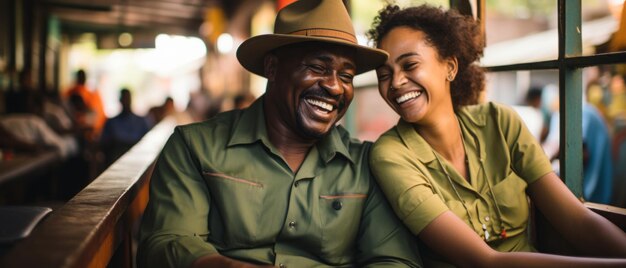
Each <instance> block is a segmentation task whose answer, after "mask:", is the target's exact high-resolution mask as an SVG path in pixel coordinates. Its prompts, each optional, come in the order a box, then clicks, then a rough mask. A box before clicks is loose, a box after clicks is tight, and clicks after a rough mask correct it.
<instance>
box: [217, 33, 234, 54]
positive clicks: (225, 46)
mask: <svg viewBox="0 0 626 268" xmlns="http://www.w3.org/2000/svg"><path fill="white" fill-rule="evenodd" d="M231 50H233V37H232V36H231V35H230V34H227V33H223V34H220V37H218V38H217V51H219V52H220V53H222V54H226V53H229V52H230V51H231Z"/></svg>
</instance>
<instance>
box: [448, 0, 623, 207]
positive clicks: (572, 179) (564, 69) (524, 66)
mask: <svg viewBox="0 0 626 268" xmlns="http://www.w3.org/2000/svg"><path fill="white" fill-rule="evenodd" d="M461 2H465V3H461ZM467 4H469V2H468V0H451V1H450V6H452V7H455V6H459V7H462V6H463V5H467ZM557 5H558V7H557V13H558V44H559V45H558V51H559V52H558V58H557V59H556V60H548V61H538V62H528V63H521V64H510V65H499V66H484V67H485V69H486V71H487V72H504V71H522V70H542V69H544V70H545V69H551V70H557V71H558V74H559V101H560V103H561V105H560V108H559V113H560V120H559V121H560V129H561V131H560V148H561V150H560V155H559V157H560V165H561V166H560V170H561V174H560V176H561V179H562V180H563V181H564V182H565V184H566V185H567V187H568V188H569V189H570V190H571V191H572V192H573V193H574V195H576V196H577V197H579V198H582V196H583V193H582V185H583V170H582V166H583V165H582V163H583V155H582V148H583V145H582V99H583V96H582V94H583V83H582V69H583V68H585V67H589V66H596V65H604V64H620V63H626V52H624V51H622V52H612V53H602V54H596V55H590V56H582V34H581V28H582V27H581V0H558V3H557ZM477 7H478V8H477V10H478V14H477V17H478V18H479V19H480V20H481V21H483V22H484V21H485V20H484V19H483V18H484V17H485V12H484V7H485V0H477ZM483 29H484V27H483ZM512 53H514V52H512Z"/></svg>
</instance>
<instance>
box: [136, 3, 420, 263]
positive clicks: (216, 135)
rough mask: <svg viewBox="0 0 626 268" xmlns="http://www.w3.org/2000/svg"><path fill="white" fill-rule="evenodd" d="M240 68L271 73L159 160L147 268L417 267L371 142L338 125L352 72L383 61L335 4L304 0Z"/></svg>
mask: <svg viewBox="0 0 626 268" xmlns="http://www.w3.org/2000/svg"><path fill="white" fill-rule="evenodd" d="M274 32H275V34H269V35H261V36H256V37H253V38H251V39H248V40H247V41H246V42H244V43H243V44H242V45H241V46H240V47H239V49H238V52H237V56H238V59H239V61H240V62H241V64H242V65H243V66H244V67H245V68H246V69H248V70H249V71H251V72H253V73H256V74H259V75H263V76H265V77H266V78H267V79H268V84H267V92H266V93H265V95H264V96H261V97H260V98H259V99H258V100H257V101H255V102H254V103H253V104H252V105H251V106H250V107H249V108H247V109H243V110H234V111H231V112H227V113H222V114H219V115H217V116H216V117H214V118H213V119H211V120H209V121H206V122H203V123H196V124H192V125H187V126H183V127H178V128H177V129H176V130H175V132H174V134H173V135H172V137H171V138H170V140H169V141H168V143H167V144H166V145H165V148H164V149H163V152H162V154H161V156H160V158H159V160H158V162H157V164H156V167H155V171H154V175H153V177H152V181H151V183H152V185H151V190H150V191H151V192H150V202H149V204H148V207H147V209H146V213H145V215H144V219H143V222H142V226H141V233H140V246H139V254H138V260H139V266H140V267H190V266H191V267H261V266H262V265H265V266H268V265H271V266H278V267H320V266H323V267H354V266H357V267H376V266H384V267H419V262H420V260H419V257H418V256H416V255H415V254H416V252H417V250H416V247H415V244H414V241H413V238H412V235H410V234H409V233H408V232H407V231H406V229H404V227H402V225H401V224H400V223H399V222H398V220H397V219H396V217H395V216H394V214H393V211H391V210H390V208H389V206H388V204H387V203H386V202H385V200H384V197H383V196H382V194H381V192H380V191H379V189H378V188H377V186H376V184H375V182H374V179H373V178H372V177H371V175H370V172H369V166H368V150H369V147H370V144H360V143H357V142H355V141H354V140H351V139H350V137H349V135H348V133H347V132H346V131H345V130H344V129H343V128H342V127H340V126H335V123H336V122H337V121H338V120H339V119H340V118H341V117H342V116H343V115H344V113H345V112H346V110H347V108H348V105H349V104H350V101H351V100H352V97H353V86H352V78H353V76H355V75H356V74H359V73H362V72H365V71H368V70H371V69H373V68H375V67H376V66H378V65H380V64H381V63H382V62H384V61H385V59H386V57H387V55H386V53H384V52H382V51H380V50H376V49H371V48H367V47H363V46H359V45H357V43H356V38H355V36H354V30H353V28H352V24H351V21H350V18H349V16H348V13H347V11H346V9H345V7H344V6H343V4H342V2H341V1H339V0H321V1H320V0H317V1H309V0H303V1H297V2H295V3H293V4H291V5H289V6H287V7H285V8H284V9H282V10H281V11H280V12H279V13H278V15H277V18H276V22H275V28H274Z"/></svg>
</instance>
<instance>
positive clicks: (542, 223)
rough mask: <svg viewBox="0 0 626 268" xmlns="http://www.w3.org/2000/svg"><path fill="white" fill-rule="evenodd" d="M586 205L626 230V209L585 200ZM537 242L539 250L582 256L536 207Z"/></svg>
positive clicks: (535, 226)
mask: <svg viewBox="0 0 626 268" xmlns="http://www.w3.org/2000/svg"><path fill="white" fill-rule="evenodd" d="M585 206H586V207H587V208H588V209H590V210H591V211H593V212H595V213H597V214H599V215H600V216H602V217H604V218H606V219H608V220H609V221H610V222H612V223H613V224H615V225H617V227H619V228H620V229H622V231H625V232H626V209H623V208H618V207H614V206H609V205H603V204H596V203H590V202H585ZM533 218H534V228H536V230H535V234H534V237H535V244H536V247H537V249H538V250H539V251H541V252H546V253H555V254H561V255H572V256H582V254H581V253H580V252H579V251H578V250H576V249H575V248H574V246H573V245H572V244H571V243H569V242H568V241H567V240H566V239H565V238H564V237H563V236H561V234H560V233H559V230H558V229H557V228H555V227H554V226H552V225H551V224H550V223H549V222H548V220H547V219H546V217H545V216H543V215H542V214H541V212H539V210H538V209H536V208H535V211H534V216H533Z"/></svg>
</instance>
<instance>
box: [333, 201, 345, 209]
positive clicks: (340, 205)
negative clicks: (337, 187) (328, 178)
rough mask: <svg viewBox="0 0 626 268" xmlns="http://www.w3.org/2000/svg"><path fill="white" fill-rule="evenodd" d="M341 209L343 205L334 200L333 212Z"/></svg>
mask: <svg viewBox="0 0 626 268" xmlns="http://www.w3.org/2000/svg"><path fill="white" fill-rule="evenodd" d="M342 207H343V204H342V203H341V201H339V200H335V201H334V202H333V208H334V209H335V210H340V209H341V208H342Z"/></svg>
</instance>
